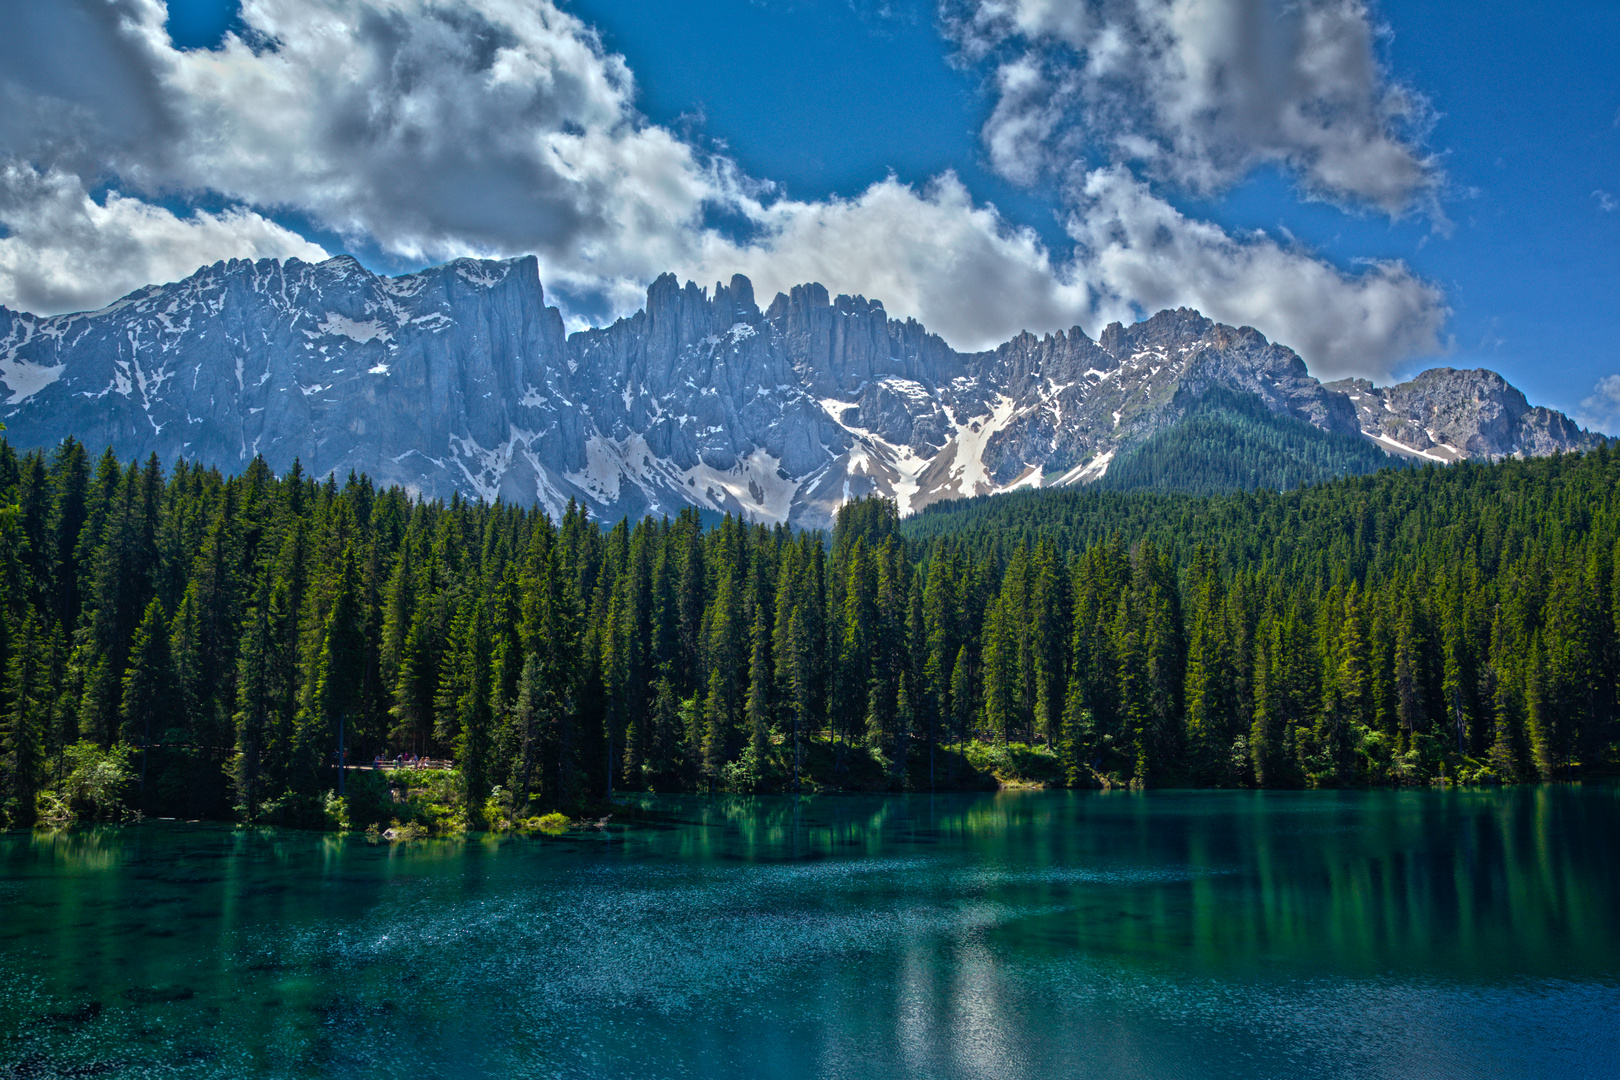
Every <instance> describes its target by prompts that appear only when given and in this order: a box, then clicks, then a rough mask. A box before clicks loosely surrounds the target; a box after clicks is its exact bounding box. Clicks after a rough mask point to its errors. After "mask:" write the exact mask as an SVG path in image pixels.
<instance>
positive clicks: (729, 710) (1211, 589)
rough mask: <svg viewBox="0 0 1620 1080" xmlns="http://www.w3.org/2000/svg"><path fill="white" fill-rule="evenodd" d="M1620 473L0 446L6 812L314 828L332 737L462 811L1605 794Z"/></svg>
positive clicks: (351, 814) (1583, 465)
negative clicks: (791, 496) (478, 487)
mask: <svg viewBox="0 0 1620 1080" xmlns="http://www.w3.org/2000/svg"><path fill="white" fill-rule="evenodd" d="M1617 480H1620V456H1617V455H1615V454H1614V453H1612V452H1611V451H1609V450H1608V449H1599V450H1597V451H1594V452H1592V453H1590V454H1586V455H1584V456H1582V455H1567V456H1562V457H1552V458H1546V459H1535V460H1527V461H1505V462H1502V463H1499V464H1493V465H1475V464H1461V465H1457V466H1452V467H1446V468H1433V467H1428V468H1422V469H1404V470H1385V471H1382V472H1379V473H1376V474H1373V475H1367V476H1359V477H1353V478H1347V479H1340V480H1336V481H1332V482H1329V483H1325V484H1321V485H1317V486H1308V487H1303V488H1299V489H1296V490H1293V491H1289V492H1285V493H1278V492H1275V491H1267V490H1256V491H1251V492H1243V493H1237V494H1230V495H1221V496H1213V497H1199V496H1193V495H1188V494H1166V493H1149V492H1135V493H1123V492H1110V491H1063V492H1029V493H1021V494H1017V495H1011V496H997V497H994V498H990V499H980V500H969V501H964V502H957V503H947V504H940V505H937V506H934V507H930V508H929V509H928V510H927V511H925V512H924V513H922V514H921V515H919V516H917V517H915V518H911V519H908V520H905V521H901V520H900V519H899V518H898V517H897V514H896V511H895V507H894V505H893V504H892V503H890V502H886V501H883V500H863V501H855V502H852V503H849V504H847V505H846V506H844V507H843V509H842V510H841V511H840V513H839V516H838V519H837V524H836V526H835V528H834V530H833V531H832V533H831V535H830V536H829V535H822V534H815V533H795V532H793V531H791V530H789V529H787V528H785V527H775V528H770V527H765V526H762V525H757V524H749V523H746V522H743V521H740V520H738V519H735V518H728V519H725V520H723V521H721V522H719V523H718V524H717V525H714V526H712V527H705V525H704V524H703V523H702V522H701V521H700V520H699V519H698V517H697V516H696V514H695V513H693V512H690V511H688V512H685V513H683V514H681V515H680V516H679V517H677V518H675V519H673V520H670V519H656V520H655V519H651V518H648V519H644V520H641V521H637V522H631V521H621V522H617V523H612V524H611V527H604V525H606V524H607V523H599V522H596V521H593V520H590V519H589V518H588V516H587V515H586V514H585V513H584V512H583V511H581V510H579V509H577V508H571V509H570V510H569V511H568V512H567V513H566V514H565V515H564V516H563V518H562V520H561V521H552V520H551V519H549V518H548V517H547V516H546V515H545V514H543V513H542V512H540V511H539V510H537V509H534V508H532V507H519V506H513V505H507V504H500V503H496V504H486V503H481V502H469V501H463V500H461V499H459V498H457V499H452V500H451V501H449V502H447V503H446V502H440V501H421V500H417V499H413V498H411V497H410V496H409V495H408V494H407V493H406V492H404V491H402V490H400V489H398V488H390V489H386V490H379V489H378V488H377V487H375V486H374V485H373V484H372V483H371V482H370V481H369V480H367V479H366V478H365V477H363V476H360V477H357V476H352V475H351V476H349V477H348V478H346V479H344V480H342V481H339V480H338V479H337V478H336V477H327V478H324V479H317V478H314V477H310V476H306V475H304V474H302V473H301V472H300V471H299V470H298V469H296V468H295V469H293V470H292V471H291V472H290V473H288V474H287V475H284V476H279V477H278V476H276V475H274V474H273V473H272V472H271V470H270V469H269V468H268V467H267V466H266V464H265V463H264V462H263V461H262V460H256V461H253V462H251V463H249V464H248V465H247V466H246V468H245V469H244V470H243V471H242V473H241V474H240V475H236V476H230V477H226V476H224V475H222V474H221V473H220V472H219V471H217V470H214V469H209V468H201V467H197V466H194V465H191V464H188V463H186V462H177V463H175V464H174V465H173V466H172V467H171V468H167V469H165V468H164V467H163V466H162V465H161V463H160V462H159V461H158V460H157V459H156V458H150V459H148V460H147V461H146V462H144V463H141V462H128V463H126V462H120V461H118V460H117V459H116V458H114V457H113V456H112V455H111V454H110V453H106V454H102V455H101V456H100V457H99V458H93V457H92V456H91V455H90V454H89V453H88V452H87V450H86V448H85V447H83V446H82V445H80V444H78V443H77V442H74V441H71V440H69V441H67V442H65V443H63V444H61V445H60V446H58V447H55V448H54V449H52V450H50V451H49V452H38V451H35V452H29V453H26V454H22V455H20V456H19V455H18V454H17V453H16V452H15V451H13V450H12V449H11V448H10V447H8V446H3V445H0V493H3V497H4V499H5V501H7V502H8V503H10V504H12V509H11V510H10V511H9V514H8V517H7V519H6V522H5V527H4V530H3V533H0V663H3V671H4V680H3V686H0V737H3V743H0V749H3V754H4V757H3V762H4V771H3V776H0V779H3V782H4V787H5V798H6V802H5V806H6V815H7V818H8V820H9V821H11V822H13V823H26V822H28V821H32V820H34V819H35V818H37V817H39V816H41V815H64V814H72V813H78V814H80V815H94V814H106V813H111V812H113V810H114V809H116V808H120V807H121V808H122V810H123V811H124V812H127V811H129V810H131V809H137V810H140V811H141V812H144V813H149V814H153V813H155V814H169V815H183V816H187V817H217V818H232V817H234V818H238V819H247V820H265V821H282V822H288V823H305V824H319V823H322V822H329V821H330V820H331V818H332V815H331V813H330V812H328V811H327V810H325V809H323V808H328V807H329V806H330V802H331V797H330V796H329V794H328V793H329V792H331V791H333V790H334V789H338V790H342V789H343V787H344V785H343V783H342V780H341V779H340V777H339V773H338V769H337V768H336V767H335V766H336V763H337V761H338V760H339V755H340V754H341V755H342V757H343V759H344V760H346V761H347V762H348V763H349V764H351V765H353V764H369V763H372V762H374V761H378V760H379V759H386V760H388V761H390V762H392V761H393V760H394V759H396V758H398V757H400V756H401V755H405V756H408V757H411V758H427V759H430V760H432V761H434V762H435V763H436V764H437V765H439V766H442V767H443V768H442V769H441V771H439V772H438V773H436V774H435V775H434V778H433V780H432V783H431V785H429V786H432V785H437V786H436V787H433V790H432V791H431V792H430V793H429V794H430V795H431V800H430V801H431V802H432V803H433V805H435V806H440V807H445V806H449V807H452V808H455V810H456V813H459V814H460V815H461V818H460V819H459V820H463V821H464V822H466V823H469V824H472V825H477V824H479V823H482V822H487V821H489V820H491V819H492V818H497V817H501V816H502V815H510V816H515V815H522V814H525V813H529V812H533V813H540V812H543V811H547V810H555V809H572V808H578V807H582V806H586V805H588V804H590V803H592V802H593V801H600V800H601V799H603V798H604V797H606V796H609V795H610V794H611V793H613V792H622V791H626V790H654V791H709V790H730V791H784V790H828V789H845V790H848V789H862V790H929V789H933V788H948V787H962V786H982V785H984V784H986V783H989V784H994V783H995V782H996V781H997V779H998V778H999V779H1000V780H1002V781H1007V782H1044V783H1061V784H1070V785H1076V786H1118V785H1140V786H1175V785H1192V786H1253V785H1258V786H1266V787H1305V786H1352V785H1383V784H1417V783H1430V782H1434V781H1436V780H1438V779H1441V778H1444V779H1446V780H1448V781H1451V782H1497V781H1518V780H1532V779H1571V778H1579V777H1583V776H1591V775H1594V774H1598V773H1602V772H1604V771H1606V770H1609V769H1611V768H1612V766H1613V764H1614V762H1615V724H1614V716H1615V706H1616V673H1617V669H1620V660H1617V655H1616V653H1617V642H1620V635H1617V616H1620V605H1617V600H1620V593H1617V585H1620V575H1617V574H1616V566H1615V563H1616V558H1617V556H1620V548H1617V541H1620V533H1617V529H1616V521H1617V515H1616V481H1617ZM424 790H425V789H424ZM367 793H369V794H367ZM362 795H365V796H366V798H370V799H371V800H372V801H371V802H370V803H365V799H363V798H362ZM412 797H414V796H412ZM401 798H403V796H402V795H401V794H400V792H399V791H395V792H394V801H395V802H396V803H397V802H399V800H400V799H401ZM423 798H424V799H426V798H428V796H426V795H424V796H423ZM350 802H351V803H352V804H353V805H352V806H350V807H349V808H347V809H344V810H343V811H342V813H341V815H340V816H341V817H342V820H344V821H351V822H353V823H355V824H360V823H361V821H360V819H361V818H364V817H366V816H368V815H369V817H370V820H371V821H373V822H375V821H378V820H382V821H386V820H387V818H388V816H389V814H390V813H395V814H396V816H397V814H398V812H399V811H397V810H393V811H391V810H390V807H389V805H388V803H389V795H388V791H387V789H386V787H384V788H379V787H378V786H377V785H376V784H371V785H370V786H367V785H365V784H362V785H361V786H360V788H358V789H357V791H356V792H355V793H354V794H353V795H352V796H351V798H350ZM362 803H365V805H364V806H362ZM367 807H369V808H367ZM75 808H77V809H75ZM323 815H324V816H323Z"/></svg>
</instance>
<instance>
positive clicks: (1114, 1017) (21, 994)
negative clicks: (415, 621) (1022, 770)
mask: <svg viewBox="0 0 1620 1080" xmlns="http://www.w3.org/2000/svg"><path fill="white" fill-rule="evenodd" d="M645 806H646V808H647V811H648V815H649V816H648V817H647V819H646V820H645V821H643V822H642V823H640V824H637V825H635V826H634V827H631V828H628V829H610V830H605V831H595V830H592V831H590V832H589V833H583V834H578V835H575V836H570V837H565V838H563V839H560V840H551V839H535V840H495V839H487V840H486V839H482V838H474V839H468V840H464V841H454V842H451V841H427V842H415V843H409V844H399V845H393V846H390V845H388V844H386V843H382V844H372V843H367V842H366V841H365V839H364V838H358V837H351V838H335V837H326V836H321V835H317V834H308V833H296V832H269V831H264V832H261V831H248V830H233V829H230V828H227V827H216V826H203V825H184V824H170V823H164V822H149V823H146V824H143V825H140V826H137V827H130V828H124V829H106V830H97V831H88V832H71V833H61V834H56V835H50V836H47V835H43V834H35V835H28V834H22V833H9V834H0V875H3V876H0V914H3V915H4V919H3V920H0V1039H3V1040H4V1042H3V1043H0V1076H3V1075H7V1071H8V1070H9V1071H10V1073H11V1074H13V1075H27V1076H53V1075H88V1074H92V1073H93V1074H98V1075H107V1076H149V1075H152V1076H156V1075H162V1076H210V1077H212V1076H233V1075H275V1076H351V1075H352V1076H360V1075H366V1076H411V1077H459V1076H513V1077H528V1076H534V1077H554V1076H564V1077H619V1076H623V1077H638V1078H640V1077H676V1076H694V1077H699V1076H701V1077H793V1078H798V1077H805V1078H808V1077H850V1078H857V1077H859V1078H865V1077H886V1076H895V1077H909V1076H930V1077H996V1078H1018V1077H1054V1076H1059V1077H1061V1076H1093V1075H1095V1076H1109V1077H1183V1076H1185V1077H1211V1076H1242V1077H1268V1076H1276V1077H1294V1076H1368V1077H1372V1076H1376V1077H1405V1076H1412V1077H1439V1076H1445V1077H1476V1076H1477V1077H1485V1076H1500V1077H1520V1076H1614V1075H1617V1074H1620V1065H1617V1064H1616V1062H1620V789H1616V788H1614V787H1610V786H1604V787H1592V786H1587V787H1585V788H1532V789H1515V790H1508V791H1502V792H1430V791H1423V792H1410V793H1404V792H1403V793H1395V792H1353V793H1349V792H1345V793H1328V792H1318V793H1286V794H1283V793H1275V792H1272V793H1258V792H1156V793H1151V794H1146V795H1140V794H1134V795H1133V794H1096V793H1076V792H1028V793H1018V792H1006V793H1002V794H998V795H951V796H934V797H930V796H926V795H923V796H905V797H892V798H861V797H821V798H814V799H804V800H793V799H786V798H775V799H764V798H762V799H715V800H703V799H696V798H691V799H670V798H660V799H648V800H647V802H646V804H645Z"/></svg>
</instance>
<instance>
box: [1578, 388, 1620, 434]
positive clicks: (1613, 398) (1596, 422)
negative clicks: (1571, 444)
mask: <svg viewBox="0 0 1620 1080" xmlns="http://www.w3.org/2000/svg"><path fill="white" fill-rule="evenodd" d="M1575 419H1576V421H1577V422H1579V423H1580V424H1581V425H1582V426H1583V427H1587V428H1590V429H1591V430H1593V431H1602V432H1611V431H1620V375H1605V376H1603V378H1601V379H1599V380H1598V381H1597V385H1596V386H1594V387H1592V393H1591V394H1590V395H1589V396H1587V397H1585V398H1583V399H1581V407H1580V409H1578V410H1577V411H1576V413H1575Z"/></svg>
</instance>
